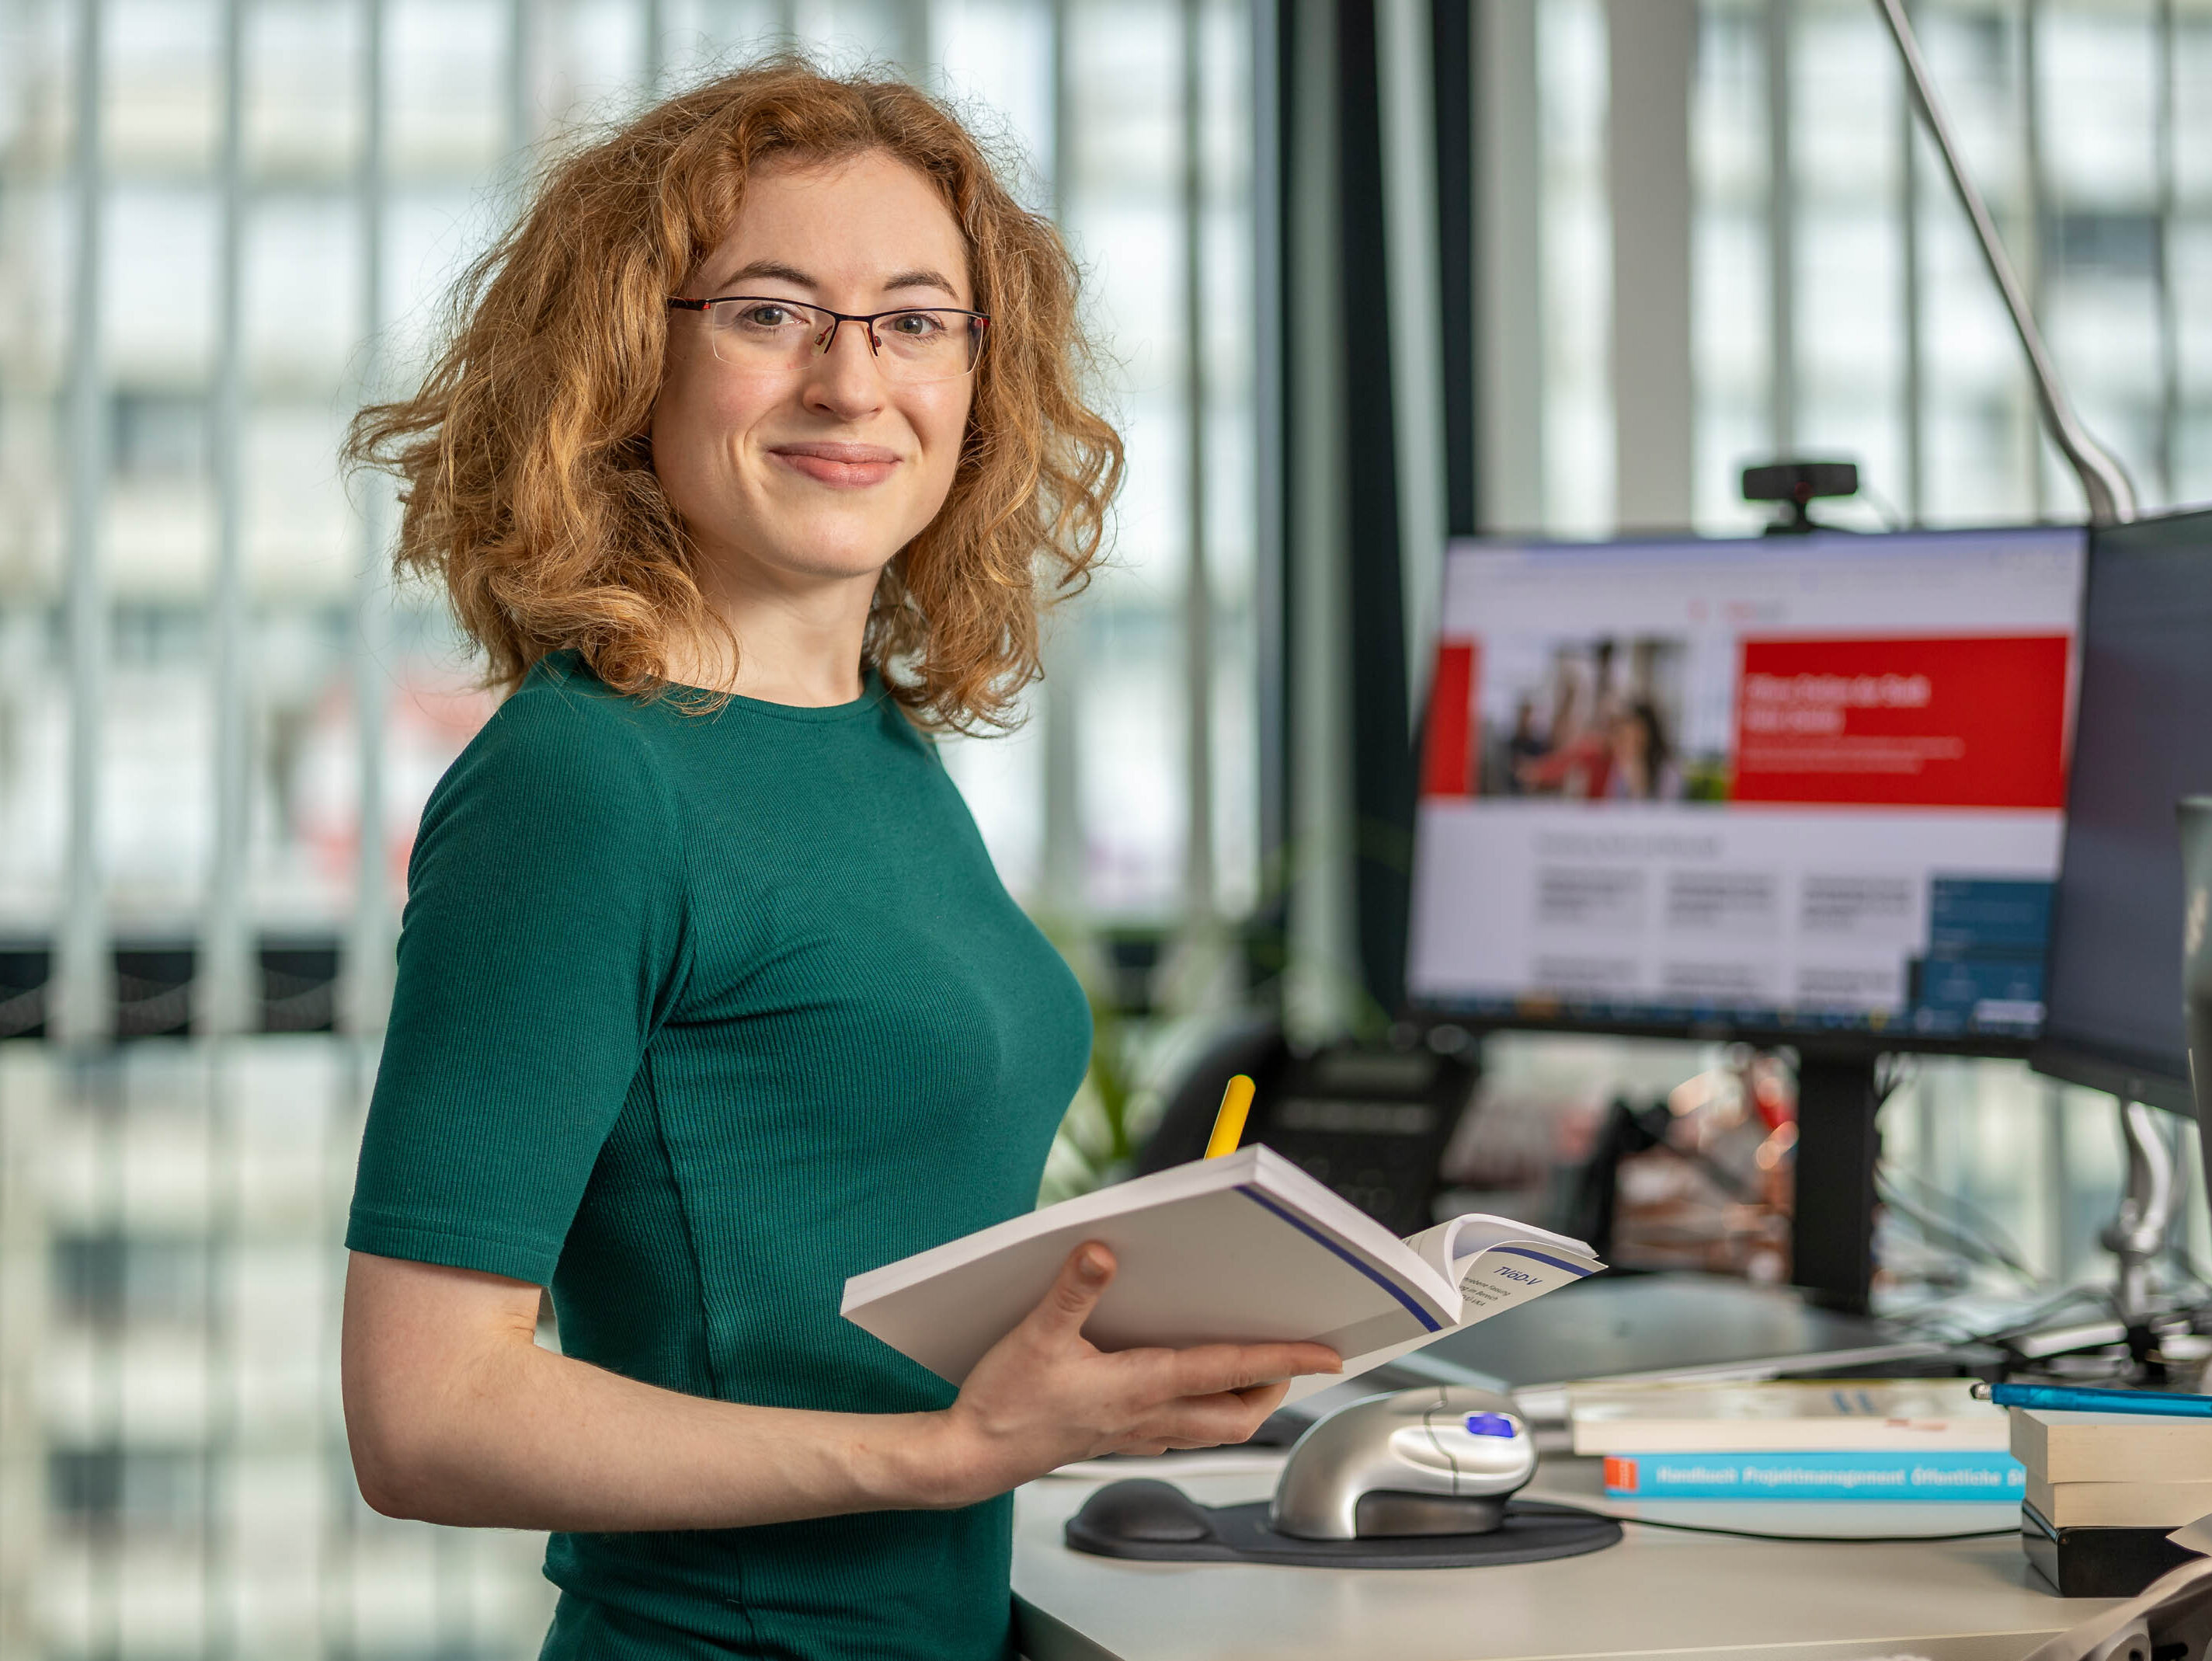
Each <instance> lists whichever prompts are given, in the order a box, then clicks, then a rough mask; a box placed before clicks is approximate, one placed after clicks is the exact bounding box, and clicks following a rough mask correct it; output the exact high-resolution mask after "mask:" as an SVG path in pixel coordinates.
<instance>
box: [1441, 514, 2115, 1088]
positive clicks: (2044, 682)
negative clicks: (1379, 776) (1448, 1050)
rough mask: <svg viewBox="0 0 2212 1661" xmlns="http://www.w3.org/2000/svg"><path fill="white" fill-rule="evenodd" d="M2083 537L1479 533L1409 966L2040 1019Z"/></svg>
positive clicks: (1726, 1002)
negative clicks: (1567, 539) (1592, 540)
mask: <svg viewBox="0 0 2212 1661" xmlns="http://www.w3.org/2000/svg"><path fill="white" fill-rule="evenodd" d="M2084 540H2085V537H2084V533H2083V532H2081V531H2079V530H2074V529H2063V528H2062V529H2051V528H2036V529H2025V530H2002V531H1978V532H1914V533H1911V534H1898V535H1888V536H1853V535H1849V534H1844V533H1840V532H1838V533H1821V534H1815V535H1812V536H1803V537H1770V538H1759V539H1756V540H1731V541H1720V540H1670V541H1650V542H1620V543H1611V544H1604V545H1568V544H1557V543H1528V542H1521V543H1513V542H1498V541H1488V542H1463V543H1456V544H1455V545H1453V546H1452V548H1451V549H1450V551H1449V555H1448V557H1447V560H1446V567H1445V578H1444V594H1443V610H1442V618H1441V628H1440V630H1439V641H1438V644H1437V658H1436V665H1435V672H1434V678H1433V680H1432V682H1431V696H1430V706H1429V712H1428V722H1427V727H1426V731H1425V737H1424V747H1423V756H1422V763H1421V794H1420V802H1419V814H1418V818H1417V839H1416V853H1415V860H1414V873H1413V917H1412V920H1411V921H1412V928H1411V942H1410V947H1409V957H1408V964H1407V984H1408V989H1409V993H1410V995H1411V999H1412V1001H1413V1003H1414V1004H1415V1005H1416V1007H1419V1008H1420V1009H1422V1010H1424V1011H1426V1012H1429V1013H1434V1014H1439V1015H1447V1014H1448V1015H1452V1016H1456V1017H1459V1018H1462V1019H1474V1020H1477V1021H1481V1022H1487V1023H1490V1024H1496V1025H1518V1024H1538V1025H1552V1024H1563V1025H1582V1026H1595V1027H1600V1028H1607V1029H1614V1030H1625V1031H1740V1032H1743V1033H1746V1034H1759V1033H1766V1032H1815V1031H1837V1032H1868V1033H1878V1034H1881V1035H1882V1036H1883V1037H1884V1040H1885V1042H1890V1043H1895V1042H1899V1041H1902V1042H1908V1043H1909V1042H1911V1041H1912V1040H1914V1039H1916V1038H1917V1039H1920V1040H1923V1041H1925V1042H1929V1043H1970V1044H1974V1043H1987V1042H1990V1041H1992V1040H1995V1041H1998V1042H1999V1047H2002V1048H2017V1047H2019V1046H2020V1044H2021V1043H2023V1042H2024V1041H2025V1040H2027V1039H2029V1038H2032V1037H2033V1036H2034V1035H2035V1034H2036V1032H2037V1031H2039V1027H2040V1025H2041V1023H2042V1019H2043V1008H2044V967H2045V965H2044V957H2045V946H2046V940H2047V934H2048V930H2049V925H2050V916H2051V886H2052V882H2053V879H2055V878H2056V877H2057V872H2058V848H2059V840H2060V836H2061V831H2062V819H2063V806H2064V801H2065V790H2066V764H2067V752H2068V735H2069V715H2070V707H2071V702H2072V685H2073V675H2074V649H2073V648H2074V635H2075V624H2076V621H2077V618H2078V613H2079V608H2080V605H2081V572H2082V561H2083V553H2084V547H2083V545H2084Z"/></svg>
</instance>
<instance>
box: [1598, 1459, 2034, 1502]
mask: <svg viewBox="0 0 2212 1661" xmlns="http://www.w3.org/2000/svg"><path fill="white" fill-rule="evenodd" d="M1605 1491H1606V1494H1607V1496H1608V1497H1609V1498H1612V1499H1615V1500H1982V1501H1984V1502H1987V1501H1990V1500H2013V1501H2017V1500H2019V1499H2020V1498H2021V1495H2022V1494H2025V1493H2026V1492H2027V1471H2026V1469H2024V1468H2022V1466H2021V1463H2020V1461H2019V1460H2017V1459H2015V1458H2014V1457H2012V1456H2011V1455H2010V1454H2008V1453H1998V1452H1996V1451H1988V1452H1958V1453H1613V1454H1607V1456H1606V1460H1605Z"/></svg>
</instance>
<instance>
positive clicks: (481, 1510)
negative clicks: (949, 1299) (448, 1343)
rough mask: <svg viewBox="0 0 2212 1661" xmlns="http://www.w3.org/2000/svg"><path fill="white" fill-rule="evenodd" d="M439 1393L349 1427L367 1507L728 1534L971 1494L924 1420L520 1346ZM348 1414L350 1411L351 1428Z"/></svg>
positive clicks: (583, 1526)
mask: <svg viewBox="0 0 2212 1661" xmlns="http://www.w3.org/2000/svg"><path fill="white" fill-rule="evenodd" d="M454 1383H455V1384H457V1385H458V1388H456V1389H453V1390H451V1391H450V1392H449V1393H448V1394H447V1399H446V1400H444V1401H443V1402H438V1403H435V1404H434V1403H428V1402H425V1403H422V1404H420V1406H421V1408H422V1409H426V1410H424V1411H422V1412H420V1413H419V1415H417V1414H416V1413H411V1412H410V1411H409V1406H408V1404H406V1403H404V1402H393V1403H392V1404H391V1405H392V1408H393V1409H396V1410H397V1412H398V1414H404V1415H407V1416H408V1417H410V1418H412V1419H413V1420H414V1422H413V1423H412V1424H408V1425H401V1424H396V1423H389V1422H382V1421H381V1415H378V1414H377V1413H375V1412H374V1410H371V1411H368V1412H365V1413H363V1414H362V1415H358V1416H359V1419H360V1423H359V1425H358V1427H356V1429H355V1431H354V1443H355V1450H354V1451H355V1468H356V1472H357V1474H358V1475H359V1477H360V1481H361V1485H362V1494H363V1495H364V1496H365V1497H366V1498H367V1499H368V1501H369V1503H370V1504H371V1505H373V1506H375V1507H376V1508H377V1509H378V1510H380V1511H383V1512H389V1513H392V1514H394V1515H399V1516H405V1517H410V1518H417V1519H419V1520H422V1521H424V1522H430V1523H441V1524H447V1525H451V1526H469V1525H475V1526H488V1527H495V1528H520V1529H550V1530H582V1531H617V1530H640V1529H700V1528H732V1527H738V1526H742V1525H744V1524H755V1523H775V1522H789V1521H793V1520H794V1519H797V1518H808V1517H826V1516H831V1515H835V1514H837V1513H840V1512H856V1511H885V1510H907V1509H914V1508H917V1507H924V1506H941V1505H946V1504H957V1503H961V1502H963V1501H965V1500H971V1499H981V1498H983V1497H985V1496H984V1495H983V1494H974V1493H969V1492H966V1491H964V1490H963V1486H962V1485H961V1484H959V1483H958V1482H957V1473H950V1472H948V1471H946V1470H945V1468H944V1467H945V1463H946V1462H945V1459H944V1457H943V1453H944V1451H945V1450H944V1442H945V1430H946V1427H945V1421H944V1418H943V1416H942V1415H935V1414H921V1413H914V1414H882V1415H873V1414H856V1413H854V1414H848V1413H816V1412H807V1411H804V1410H799V1409H786V1408H762V1407H747V1406H740V1405H738V1404H736V1403H732V1402H717V1401H709V1400H705V1399H702V1398H700V1397H697V1396H684V1395H680V1394H678V1393H677V1392H675V1391H672V1390H661V1389H659V1388H657V1387H655V1386H653V1385H651V1384H640V1383H639V1382H638V1381H637V1380H635V1379H633V1378H623V1377H621V1376H620V1375H618V1374H616V1373H611V1372H605V1371H603V1370H602V1369H600V1368H598V1367H594V1366H588V1365H586V1363H584V1362H581V1361H577V1360H571V1359H569V1358H568V1357H565V1356H561V1355H556V1354H553V1353H551V1352H550V1351H549V1350H544V1349H541V1348H538V1346H537V1345H535V1344H533V1343H522V1344H513V1343H507V1342H502V1343H499V1344H497V1345H495V1346H492V1347H490V1348H489V1352H488V1353H486V1354H483V1355H482V1356H480V1357H479V1358H477V1360H476V1362H475V1363H474V1365H472V1366H470V1367H469V1368H467V1369H466V1371H465V1372H464V1373H463V1374H462V1376H461V1377H460V1378H459V1379H456V1380H455V1381H454ZM354 1419H355V1415H349V1425H351V1424H353V1423H354Z"/></svg>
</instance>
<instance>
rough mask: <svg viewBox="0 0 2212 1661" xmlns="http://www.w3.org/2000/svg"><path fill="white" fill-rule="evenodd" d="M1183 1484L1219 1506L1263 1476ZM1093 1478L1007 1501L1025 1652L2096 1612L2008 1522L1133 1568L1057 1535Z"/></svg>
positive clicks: (1765, 1640)
mask: <svg viewBox="0 0 2212 1661" xmlns="http://www.w3.org/2000/svg"><path fill="white" fill-rule="evenodd" d="M1596 1463H1597V1462H1596V1461H1595V1460H1568V1459H1552V1460H1547V1463H1546V1465H1545V1468H1544V1469H1543V1470H1542V1471H1541V1472H1540V1473H1539V1475H1538V1478H1537V1481H1536V1482H1535V1484H1534V1486H1533V1487H1532V1488H1530V1489H1529V1491H1528V1492H1529V1494H1530V1496H1531V1497H1532V1498H1534V1497H1542V1498H1545V1499H1553V1500H1567V1501H1570V1502H1572V1501H1574V1500H1586V1499H1588V1498H1589V1497H1591V1496H1593V1495H1595V1493H1596V1491H1597V1490H1596V1476H1595V1465H1596ZM1180 1486H1182V1488H1184V1489H1185V1490H1186V1491H1187V1492H1188V1493H1189V1494H1191V1496H1192V1497H1193V1498H1194V1499H1197V1500H1202V1501H1203V1502H1205V1503H1206V1504H1207V1505H1229V1504H1235V1503H1237V1501H1240V1500H1256V1499H1261V1498H1264V1497H1265V1496H1266V1495H1267V1493H1268V1492H1269V1490H1270V1489H1271V1488H1272V1487H1273V1480H1272V1478H1270V1477H1268V1476H1267V1475H1256V1474H1254V1475H1218V1476H1192V1477H1189V1478H1187V1479H1182V1481H1181V1482H1180ZM1095 1488H1096V1484H1094V1483H1091V1482H1077V1481H1071V1480H1067V1479H1065V1478H1053V1479H1048V1480H1046V1481H1043V1482H1032V1483H1030V1485H1029V1486H1028V1487H1026V1488H1023V1489H1022V1490H1021V1491H1020V1492H1019V1494H1018V1495H1017V1497H1016V1500H1015V1511H1014V1518H1015V1521H1014V1566H1013V1567H1014V1592H1015V1595H1016V1597H1017V1599H1018V1604H1019V1606H1020V1608H1019V1613H1020V1615H1021V1617H1022V1641H1023V1651H1024V1654H1025V1655H1027V1656H1028V1657H1030V1661H1257V1658H1261V1657H1265V1658H1268V1661H1367V1658H1370V1657H1373V1658H1384V1657H1388V1658H1391V1661H1539V1658H1541V1661H1570V1658H1588V1661H1595V1658H1604V1661H1646V1658H1648V1661H1658V1658H1662V1657H1663V1658H1666V1661H1688V1658H1692V1657H1698V1656H1720V1657H1726V1658H1729V1661H1860V1658H1871V1657H1877V1656H1893V1655H1917V1656H1924V1657H1927V1658H1929V1661H2017V1658H2019V1657H2021V1656H2023V1655H2025V1654H2026V1653H2027V1652H2028V1651H2029V1650H2031V1649H2033V1648H2034V1647H2035V1646H2036V1645H2037V1644H2038V1643H2039V1642H2041V1641H2042V1640H2044V1639H2045V1638H2047V1637H2049V1636H2050V1635H2051V1634H2053V1633H2057V1632H2062V1631H2063V1630H2065V1628H2068V1627H2070V1626H2072V1625H2074V1624H2075V1622H2076V1621H2081V1620H2085V1619H2087V1617H2088V1616H2089V1615H2092V1614H2093V1613H2095V1612H2096V1611H2097V1610H2098V1609H2102V1608H2104V1607H2106V1604H2105V1603H2102V1602H2101V1601H2100V1600H2095V1599H2083V1598H2070V1599H2069V1598H2062V1597H2055V1596H2053V1595H2052V1594H2051V1592H2049V1591H2045V1589H2044V1583H2043V1582H2042V1581H2041V1580H2040V1579H2038V1578H2037V1576H2036V1575H2035V1573H2034V1572H2033V1570H2032V1569H2030V1568H2029V1567H2028V1566H2027V1558H2026V1557H2024V1556H2023V1555H2021V1548H2020V1539H2019V1536H2017V1535H2000V1536H1990V1537H1986V1538H1980V1539H1971V1540H1946V1541H1920V1542H1912V1543H1910V1544H1893V1543H1887V1542H1855V1543H1852V1544H1849V1545H1832V1544H1825V1543H1818V1542H1807V1541H1774V1540H1746V1539H1739V1538H1734V1537H1730V1536H1722V1535H1710V1534H1691V1533H1686V1532H1683V1531H1680V1530H1671V1529H1658V1528H1649V1527H1641V1526H1638V1525H1637V1524H1633V1523H1630V1524H1623V1527H1624V1530H1625V1533H1626V1537H1625V1538H1623V1540H1622V1541H1621V1542H1620V1544H1619V1545H1617V1546H1613V1547H1610V1548H1607V1549H1606V1550H1604V1551H1601V1552H1594V1553H1591V1554H1590V1555H1587V1556H1583V1557H1569V1558H1562V1559H1559V1560H1558V1561H1553V1562H1548V1563H1520V1564H1510V1565H1507V1566H1504V1567H1489V1568H1472V1569H1316V1568H1291V1567H1276V1566H1273V1565H1267V1564H1240V1563H1139V1562H1127V1561H1120V1560H1117V1559H1111V1558H1104V1557H1094V1556H1091V1555H1089V1554H1087V1553H1083V1552H1076V1551H1071V1550H1069V1549H1068V1548H1067V1547H1066V1544H1065V1543H1064V1542H1063V1541H1062V1539H1061V1535H1060V1530H1061V1527H1062V1525H1063V1524H1065V1523H1066V1520H1067V1518H1068V1517H1069V1516H1070V1515H1072V1514H1073V1512H1074V1511H1075V1510H1076V1508H1077V1507H1078V1506H1080V1505H1081V1504H1082V1503H1083V1501H1084V1500H1085V1499H1086V1498H1087V1497H1089V1495H1090V1494H1091V1493H1093V1492H1094V1491H1095ZM1977 1509H1978V1508H1977Z"/></svg>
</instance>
